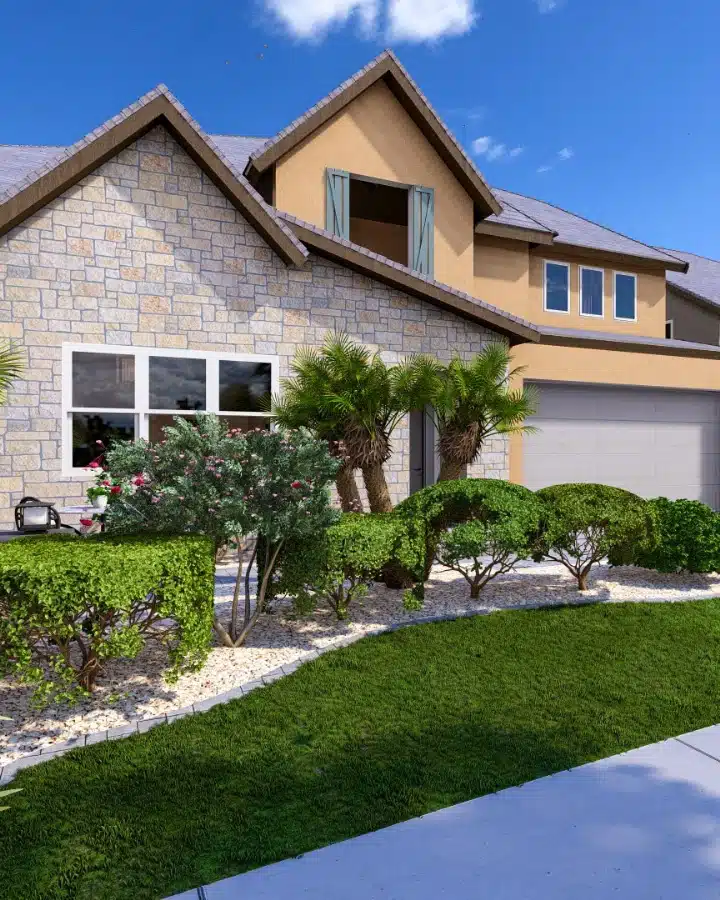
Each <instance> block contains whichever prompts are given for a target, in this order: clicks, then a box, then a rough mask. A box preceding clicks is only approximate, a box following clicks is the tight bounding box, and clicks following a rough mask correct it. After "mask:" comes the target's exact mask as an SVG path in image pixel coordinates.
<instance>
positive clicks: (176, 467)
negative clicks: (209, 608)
mask: <svg viewBox="0 0 720 900" xmlns="http://www.w3.org/2000/svg"><path fill="white" fill-rule="evenodd" d="M338 466H339V462H338V461H337V460H336V459H334V458H333V457H332V456H331V455H330V453H329V451H328V448H327V445H326V443H325V442H324V441H319V440H316V439H315V438H313V437H312V436H311V435H310V434H309V433H308V432H306V431H303V430H298V431H288V432H280V431H273V432H271V431H264V430H261V429H256V430H254V431H250V432H246V433H242V432H240V431H239V430H237V429H231V430H228V428H227V426H226V425H225V423H224V422H223V421H222V420H221V419H219V418H218V417H217V416H214V415H209V414H207V415H199V416H197V419H196V421H195V422H190V421H188V420H187V419H185V418H183V417H180V416H179V417H177V418H176V419H175V423H174V425H172V426H171V427H169V428H166V429H165V439H164V440H163V441H161V442H160V443H158V444H150V443H148V442H147V441H144V440H139V441H134V442H132V443H131V442H124V443H116V444H114V445H113V447H112V449H110V450H108V451H107V453H106V454H105V468H106V470H107V472H106V475H107V478H108V480H110V481H111V483H112V484H113V485H118V486H120V488H121V491H120V492H119V493H118V494H117V496H116V498H115V499H114V500H111V502H110V503H109V504H108V510H107V515H106V527H107V530H108V531H109V532H110V533H113V532H114V533H126V534H127V533H136V532H138V531H149V532H156V533H157V532H160V533H166V534H177V533H188V532H194V533H199V534H205V535H208V536H209V537H211V538H212V540H213V542H214V544H215V547H216V549H218V548H219V547H221V546H222V545H223V544H225V543H227V542H228V541H230V540H233V539H236V540H238V542H239V541H240V540H241V539H242V537H243V536H248V535H255V536H257V537H258V538H259V539H260V540H259V546H260V558H259V559H258V554H257V553H254V554H253V556H252V557H251V559H250V561H249V563H248V572H249V569H250V567H252V565H253V564H256V565H257V568H258V573H259V579H258V580H259V582H260V583H259V587H258V594H257V599H256V602H255V606H254V609H253V608H252V604H251V602H250V596H249V578H246V580H245V605H244V615H243V619H242V624H241V622H240V615H239V597H240V586H241V579H240V573H238V579H237V583H236V587H235V593H234V597H233V606H232V616H231V621H230V624H229V626H227V627H226V625H225V624H223V623H221V622H219V621H216V623H215V630H216V632H217V634H218V637H219V638H220V640H221V641H222V642H223V643H225V644H227V645H228V646H238V645H239V644H241V643H242V642H243V641H244V640H245V637H246V636H247V634H248V633H249V631H250V629H251V628H252V627H253V625H254V624H255V622H256V621H257V618H258V616H259V615H260V614H261V613H262V611H263V609H264V607H265V605H266V600H267V597H268V596H269V593H270V590H269V589H270V587H271V584H272V578H273V572H274V569H275V563H276V561H277V558H278V554H279V552H280V550H281V548H282V547H283V546H284V544H285V543H286V542H287V541H290V540H303V539H306V538H310V537H312V536H313V535H315V534H317V533H318V532H321V531H323V530H324V529H325V528H327V527H328V526H329V525H331V524H332V523H333V522H334V521H335V519H336V518H337V516H338V513H336V512H335V511H334V510H333V509H332V508H331V506H330V492H329V486H330V484H331V483H332V482H333V480H334V478H335V473H336V471H337V468H338ZM247 574H248V573H246V575H247Z"/></svg>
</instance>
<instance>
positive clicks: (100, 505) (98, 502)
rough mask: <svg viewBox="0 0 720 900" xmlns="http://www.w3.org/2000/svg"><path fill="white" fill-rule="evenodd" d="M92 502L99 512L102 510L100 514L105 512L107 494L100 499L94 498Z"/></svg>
mask: <svg viewBox="0 0 720 900" xmlns="http://www.w3.org/2000/svg"><path fill="white" fill-rule="evenodd" d="M90 502H91V503H92V505H93V507H94V508H95V509H98V510H100V512H103V510H104V509H105V507H106V506H107V502H108V498H107V497H106V496H105V494H102V495H101V496H100V497H93V498H92V500H91V501H90Z"/></svg>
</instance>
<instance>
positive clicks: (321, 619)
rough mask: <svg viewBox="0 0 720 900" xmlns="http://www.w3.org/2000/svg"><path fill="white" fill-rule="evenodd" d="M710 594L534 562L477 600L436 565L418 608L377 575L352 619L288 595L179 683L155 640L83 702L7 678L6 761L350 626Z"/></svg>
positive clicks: (690, 581)
mask: <svg viewBox="0 0 720 900" xmlns="http://www.w3.org/2000/svg"><path fill="white" fill-rule="evenodd" d="M234 572H235V569H234V567H232V566H221V567H219V568H218V570H217V575H216V605H217V608H218V610H219V611H220V613H221V615H222V613H223V611H224V609H225V608H226V607H227V606H228V604H229V600H230V597H231V594H232V585H233V582H234V577H235V576H234ZM711 596H720V575H689V574H684V575H666V574H662V573H658V572H654V571H650V570H647V569H637V568H633V567H627V568H615V569H610V568H609V567H607V566H599V567H598V568H597V569H596V570H595V571H594V572H593V575H592V576H591V579H590V589H589V590H588V591H586V592H584V593H583V594H580V593H579V592H578V591H577V588H576V585H575V582H574V580H573V579H572V577H571V576H570V575H569V573H568V572H567V571H566V570H565V569H564V568H563V567H562V566H559V565H556V564H553V563H542V564H532V563H525V564H522V565H521V566H520V567H519V568H518V569H516V570H515V571H514V572H511V573H508V574H506V575H504V576H500V577H498V578H497V579H495V580H494V581H492V582H490V583H489V584H488V585H487V586H486V587H485V588H484V589H483V591H482V593H481V596H480V597H479V598H478V599H477V600H472V599H470V597H469V596H468V588H467V584H466V583H465V581H464V580H463V579H462V578H461V577H460V576H459V575H457V574H456V573H453V572H443V571H441V570H440V569H438V568H436V569H435V570H434V571H433V573H432V577H431V580H430V582H429V583H428V585H427V589H426V597H425V604H424V606H423V608H422V609H421V610H418V611H408V610H406V609H405V608H404V606H403V603H402V592H400V591H390V590H388V589H386V588H385V587H383V586H382V585H377V584H376V585H375V586H374V587H373V588H372V589H371V590H370V592H369V593H368V594H367V595H366V596H365V597H364V598H362V599H361V600H359V601H357V603H356V605H354V606H353V607H352V610H351V619H350V620H346V621H340V622H339V621H337V619H336V618H335V616H334V615H333V614H332V613H331V611H330V610H329V609H328V608H326V607H318V608H317V609H316V610H315V611H314V612H312V613H311V614H310V615H307V616H302V617H298V616H296V615H295V614H294V613H293V609H292V606H291V605H290V604H289V603H287V602H282V601H281V602H279V603H276V607H275V610H274V612H272V613H271V614H269V615H267V616H265V617H264V618H263V619H262V620H261V621H260V622H259V624H258V625H257V626H256V628H255V630H254V632H253V633H252V634H251V636H250V638H249V640H248V643H247V644H246V645H245V646H243V647H241V648H237V649H228V648H225V647H219V646H214V647H213V649H212V651H211V653H210V656H209V659H208V661H207V663H206V664H205V666H204V667H203V669H202V670H201V671H200V672H197V673H194V674H188V675H183V676H182V677H181V678H180V680H179V681H178V682H177V683H176V684H173V685H168V684H167V683H166V682H165V681H164V679H163V677H162V672H163V667H164V664H165V655H164V652H163V651H162V650H161V649H160V648H157V647H156V646H155V645H148V647H147V648H146V649H145V650H144V651H142V653H141V654H140V656H139V657H138V658H137V659H134V660H127V661H121V660H115V661H111V662H109V663H108V664H107V666H106V671H105V672H104V673H103V675H102V676H101V678H100V681H99V683H98V687H97V690H96V692H95V693H94V695H93V697H92V699H91V700H88V701H82V702H80V703H78V704H77V705H75V706H65V705H54V706H50V707H48V708H47V709H44V710H42V711H41V712H38V711H37V710H34V709H32V708H31V707H30V705H29V700H30V694H31V691H30V689H29V688H25V687H22V686H19V685H18V684H17V683H15V682H10V681H2V680H0V716H2V715H4V716H8V717H10V718H11V720H12V721H2V720H0V767H1V766H3V765H5V764H7V763H9V762H12V761H13V760H15V759H18V758H19V757H22V756H24V755H27V754H31V753H34V752H36V751H37V750H38V749H43V750H48V749H52V747H53V745H55V744H61V743H64V742H65V741H68V740H70V739H71V738H74V737H77V736H79V735H84V734H89V733H94V732H99V731H103V730H105V729H109V728H117V727H121V726H124V725H127V724H128V723H129V722H132V721H134V720H136V719H145V718H152V717H155V716H158V715H162V714H163V713H171V712H173V711H174V710H177V709H180V708H184V707H187V706H189V705H190V704H193V703H197V702H199V701H202V700H206V699H207V698H209V697H213V696H215V695H217V694H220V693H223V692H224V691H228V690H231V689H232V688H235V687H238V686H240V685H242V684H245V683H247V682H249V681H252V680H255V679H258V678H261V677H262V676H263V675H265V674H267V673H268V672H271V671H272V670H274V669H276V668H278V667H279V666H282V665H287V664H290V663H294V662H296V661H298V660H302V659H303V658H305V657H307V656H308V655H309V654H310V653H312V651H323V650H325V649H327V648H330V647H332V646H333V644H336V643H337V642H339V641H342V640H344V639H346V638H347V637H348V636H349V635H355V636H362V635H364V634H367V633H370V632H373V631H375V630H377V629H378V628H382V627H386V626H389V625H396V624H400V623H404V622H412V621H415V620H417V619H423V618H426V617H428V616H438V617H440V616H452V615H461V614H463V613H466V612H472V611H478V612H484V611H490V610H498V609H516V608H522V607H525V606H535V605H543V606H545V605H558V604H560V605H562V604H571V603H578V602H588V601H589V602H620V601H649V602H655V601H679V600H696V599H701V598H706V597H711Z"/></svg>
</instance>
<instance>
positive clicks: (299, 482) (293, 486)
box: [290, 481, 302, 488]
mask: <svg viewBox="0 0 720 900" xmlns="http://www.w3.org/2000/svg"><path fill="white" fill-rule="evenodd" d="M290 487H292V488H299V487H302V481H293V483H292V484H291V485H290Z"/></svg>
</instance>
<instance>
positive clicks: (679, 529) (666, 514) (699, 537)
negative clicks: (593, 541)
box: [611, 497, 720, 573]
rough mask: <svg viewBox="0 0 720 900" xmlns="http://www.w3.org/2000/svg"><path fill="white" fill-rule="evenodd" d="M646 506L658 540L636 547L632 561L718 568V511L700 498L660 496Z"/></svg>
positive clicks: (670, 567) (683, 568)
mask: <svg viewBox="0 0 720 900" xmlns="http://www.w3.org/2000/svg"><path fill="white" fill-rule="evenodd" d="M648 506H649V507H650V509H651V510H652V512H653V513H654V515H655V518H656V521H657V526H658V541H657V544H656V545H655V546H654V547H651V548H648V547H641V548H639V551H638V553H637V554H636V555H635V558H634V559H633V562H634V563H635V565H637V566H642V567H643V568H645V569H656V570H657V571H658V572H699V573H706V572H717V571H718V570H720V515H718V514H717V513H716V512H713V510H712V509H710V507H709V506H706V505H705V504H704V503H700V501H699V500H668V499H666V498H665V497H659V498H658V499H657V500H649V501H648ZM611 562H612V559H611Z"/></svg>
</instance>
